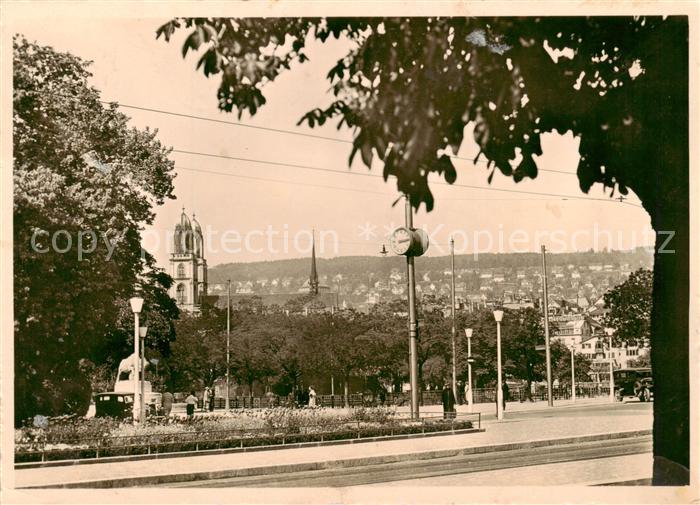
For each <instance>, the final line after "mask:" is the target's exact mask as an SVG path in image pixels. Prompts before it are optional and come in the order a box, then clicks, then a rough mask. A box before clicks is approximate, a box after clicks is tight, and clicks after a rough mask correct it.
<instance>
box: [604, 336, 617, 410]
mask: <svg viewBox="0 0 700 505" xmlns="http://www.w3.org/2000/svg"><path fill="white" fill-rule="evenodd" d="M605 333H607V334H608V353H609V354H608V364H609V371H610V379H609V384H610V403H615V379H614V378H613V355H612V336H613V333H615V330H614V329H613V328H605Z"/></svg>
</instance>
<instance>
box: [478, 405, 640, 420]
mask: <svg viewBox="0 0 700 505" xmlns="http://www.w3.org/2000/svg"><path fill="white" fill-rule="evenodd" d="M653 408H654V404H653V403H642V402H630V403H614V404H611V403H600V404H594V405H581V406H567V407H565V408H551V409H548V408H547V407H543V408H542V409H538V410H517V411H515V410H512V411H509V410H508V408H506V410H505V412H504V420H505V421H508V420H510V419H533V418H540V419H547V418H551V417H562V416H563V415H565V416H566V417H589V416H602V417H615V416H629V415H636V414H650V413H651V412H652V411H653ZM495 418H496V415H495V414H494V413H486V414H482V416H481V419H482V420H483V421H493V420H495Z"/></svg>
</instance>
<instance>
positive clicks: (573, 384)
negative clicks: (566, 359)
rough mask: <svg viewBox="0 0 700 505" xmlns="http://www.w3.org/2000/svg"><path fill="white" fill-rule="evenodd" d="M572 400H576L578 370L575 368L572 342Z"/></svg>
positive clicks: (573, 401)
mask: <svg viewBox="0 0 700 505" xmlns="http://www.w3.org/2000/svg"><path fill="white" fill-rule="evenodd" d="M571 402H572V403H575V402H576V371H575V369H574V344H573V342H572V343H571Z"/></svg>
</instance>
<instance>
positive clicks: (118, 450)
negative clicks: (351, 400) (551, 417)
mask: <svg viewBox="0 0 700 505" xmlns="http://www.w3.org/2000/svg"><path fill="white" fill-rule="evenodd" d="M469 428H472V423H471V422H470V421H454V422H450V421H434V422H429V423H425V424H406V425H398V424H397V425H392V426H365V427H361V428H360V429H359V430H357V429H348V428H345V429H339V430H336V431H327V432H316V433H296V434H288V433H279V434H274V435H257V436H248V437H246V436H241V437H231V438H224V439H214V440H211V439H204V438H203V439H201V440H187V441H173V442H164V441H163V440H162V437H160V438H154V439H153V440H150V441H146V442H144V441H142V440H141V441H140V443H139V444H128V443H127V444H125V445H122V446H111V445H105V446H100V447H89V448H86V447H80V448H65V449H51V450H47V451H43V452H42V450H41V449H40V448H38V447H34V448H32V449H29V450H27V448H25V449H24V450H22V449H19V450H16V452H15V463H27V462H37V461H42V453H43V456H44V460H46V461H59V460H67V459H89V458H95V457H98V456H99V457H100V458H103V457H109V456H135V455H145V454H155V453H170V452H189V451H196V450H200V451H201V450H211V449H232V448H238V447H240V448H253V447H265V446H271V445H282V444H300V443H310V442H322V441H332V440H349V439H357V438H360V439H363V438H373V437H384V436H391V435H410V434H417V433H422V432H425V433H435V432H442V431H451V430H453V429H454V430H464V429H469Z"/></svg>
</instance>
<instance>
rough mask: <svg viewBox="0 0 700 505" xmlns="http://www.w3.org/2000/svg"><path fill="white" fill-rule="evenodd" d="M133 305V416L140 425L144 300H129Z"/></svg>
mask: <svg viewBox="0 0 700 505" xmlns="http://www.w3.org/2000/svg"><path fill="white" fill-rule="evenodd" d="M129 303H130V304H131V311H132V312H133V313H134V375H133V377H132V379H133V381H134V404H133V407H132V414H133V418H134V424H138V423H139V421H140V419H141V418H140V415H139V414H140V410H139V403H138V399H139V366H138V361H139V338H140V336H139V314H141V309H143V298H141V297H140V296H134V297H133V298H131V299H130V300H129Z"/></svg>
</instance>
